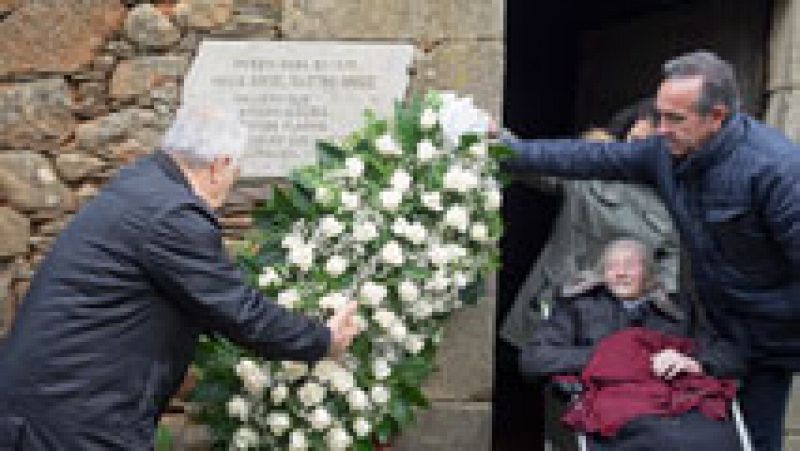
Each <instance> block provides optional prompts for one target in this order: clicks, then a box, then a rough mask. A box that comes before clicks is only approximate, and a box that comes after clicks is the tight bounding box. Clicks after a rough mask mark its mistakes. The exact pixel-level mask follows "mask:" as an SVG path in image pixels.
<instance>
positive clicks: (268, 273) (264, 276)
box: [258, 266, 281, 288]
mask: <svg viewBox="0 0 800 451" xmlns="http://www.w3.org/2000/svg"><path fill="white" fill-rule="evenodd" d="M280 282H281V276H280V275H279V274H278V272H277V271H275V268H273V267H271V266H266V267H264V269H263V270H262V271H261V274H259V275H258V286H259V287H261V288H267V287H270V286H272V285H278V284H280Z"/></svg>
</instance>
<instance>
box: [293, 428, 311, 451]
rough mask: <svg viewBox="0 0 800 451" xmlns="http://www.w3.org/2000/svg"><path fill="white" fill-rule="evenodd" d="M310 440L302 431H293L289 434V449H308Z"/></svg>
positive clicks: (296, 450) (301, 450)
mask: <svg viewBox="0 0 800 451" xmlns="http://www.w3.org/2000/svg"><path fill="white" fill-rule="evenodd" d="M307 449H308V440H307V439H306V435H305V434H304V433H303V432H302V431H292V433H291V434H290V435H289V451H306V450H307Z"/></svg>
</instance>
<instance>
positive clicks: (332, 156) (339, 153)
mask: <svg viewBox="0 0 800 451" xmlns="http://www.w3.org/2000/svg"><path fill="white" fill-rule="evenodd" d="M317 155H318V157H319V159H318V161H319V163H320V165H322V166H330V165H333V164H334V163H336V162H340V161H344V159H345V156H346V155H347V153H346V152H345V151H344V150H343V149H342V148H340V147H338V146H337V145H335V144H333V143H331V142H328V141H317Z"/></svg>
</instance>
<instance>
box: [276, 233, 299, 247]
mask: <svg viewBox="0 0 800 451" xmlns="http://www.w3.org/2000/svg"><path fill="white" fill-rule="evenodd" d="M304 244H305V241H303V237H301V236H300V235H296V234H294V233H292V234H290V235H286V236H285V237H283V240H281V247H282V248H284V249H294V248H296V247H298V246H302V245H304Z"/></svg>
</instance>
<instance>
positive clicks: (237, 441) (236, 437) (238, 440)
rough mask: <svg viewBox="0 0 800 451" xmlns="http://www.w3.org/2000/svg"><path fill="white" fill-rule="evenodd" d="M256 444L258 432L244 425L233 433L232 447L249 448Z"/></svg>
mask: <svg viewBox="0 0 800 451" xmlns="http://www.w3.org/2000/svg"><path fill="white" fill-rule="evenodd" d="M257 446H258V433H257V432H256V431H254V430H253V429H251V428H249V427H247V426H244V427H240V428H239V429H237V430H236V433H235V434H233V447H234V448H236V449H251V448H255V447H257Z"/></svg>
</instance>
